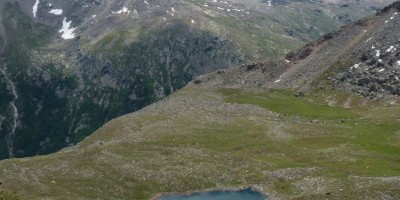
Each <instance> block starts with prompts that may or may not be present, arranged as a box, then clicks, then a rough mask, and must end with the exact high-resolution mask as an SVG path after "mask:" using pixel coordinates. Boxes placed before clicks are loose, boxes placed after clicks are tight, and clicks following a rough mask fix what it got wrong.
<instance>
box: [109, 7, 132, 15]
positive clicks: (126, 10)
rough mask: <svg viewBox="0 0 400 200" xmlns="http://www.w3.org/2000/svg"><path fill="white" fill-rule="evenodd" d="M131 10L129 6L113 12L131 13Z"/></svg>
mask: <svg viewBox="0 0 400 200" xmlns="http://www.w3.org/2000/svg"><path fill="white" fill-rule="evenodd" d="M130 12H131V11H130V10H128V8H127V7H123V8H122V9H121V10H118V11H114V12H112V13H113V14H122V13H128V14H129V13H130Z"/></svg>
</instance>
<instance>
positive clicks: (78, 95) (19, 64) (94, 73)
mask: <svg viewBox="0 0 400 200" xmlns="http://www.w3.org/2000/svg"><path fill="white" fill-rule="evenodd" d="M368 2H370V3H368ZM379 2H380V3H379ZM383 4H384V3H383V2H381V1H366V2H364V1H362V2H361V3H349V4H348V5H347V6H345V7H344V6H343V5H344V4H339V3H338V4H327V3H319V2H312V1H311V2H297V1H285V2H276V3H274V4H273V5H271V6H270V5H269V4H268V2H264V3H262V2H261V3H260V2H258V1H257V2H255V1H254V2H253V1H248V2H244V1H243V2H236V1H227V2H219V1H217V2H214V1H161V0H160V1H158V0H157V1H156V0H153V1H118V2H116V1H105V0H103V1H100V0H96V1H93V0H85V1H62V0H52V1H51V0H37V1H36V0H29V1H2V2H1V3H0V9H1V16H0V19H1V25H0V55H1V58H0V68H1V71H0V72H1V73H0V77H1V79H0V101H1V105H0V107H1V109H0V138H1V140H0V158H7V157H10V156H15V157H24V156H32V155H36V154H46V153H50V152H54V151H57V150H59V149H61V148H63V147H65V146H69V145H73V144H76V143H77V142H79V141H81V140H82V139H83V138H85V137H86V136H87V135H89V134H90V133H91V132H93V131H94V130H96V129H97V128H98V127H100V126H101V125H102V124H104V123H105V122H107V121H108V120H110V119H112V118H114V117H117V116H120V115H123V114H126V113H129V112H132V111H135V110H138V109H140V108H142V107H144V106H146V105H149V104H151V103H153V102H155V101H158V100H160V99H162V98H164V97H165V96H167V95H169V94H171V93H172V92H173V91H175V90H177V89H179V88H181V87H183V86H184V85H185V84H186V83H188V82H189V81H190V80H192V79H193V77H196V76H198V75H201V74H204V73H208V72H211V71H214V70H217V69H224V68H228V67H231V66H235V65H240V64H242V63H244V62H245V61H247V60H253V59H261V60H262V59H266V58H273V57H277V56H279V55H283V54H284V53H286V52H289V51H290V50H292V49H294V48H295V47H298V46H300V45H302V44H303V43H304V42H305V41H309V40H310V39H313V38H315V37H318V36H319V35H320V34H323V33H326V32H327V31H330V30H332V29H333V28H334V27H337V26H339V25H341V24H343V23H345V22H348V21H352V20H354V19H357V18H359V17H361V16H364V15H366V14H368V13H372V12H374V9H375V8H374V6H379V5H383ZM296 8H302V9H296ZM357 8H361V9H358V11H357ZM350 10H356V11H353V12H351V14H349V15H344V13H348V12H349V11H350ZM327 13H328V14H327ZM300 16H302V17H300Z"/></svg>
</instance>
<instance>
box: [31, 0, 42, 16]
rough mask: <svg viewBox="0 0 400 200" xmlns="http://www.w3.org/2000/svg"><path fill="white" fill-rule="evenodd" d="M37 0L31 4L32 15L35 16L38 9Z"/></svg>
mask: <svg viewBox="0 0 400 200" xmlns="http://www.w3.org/2000/svg"><path fill="white" fill-rule="evenodd" d="M39 3H40V2H39V0H36V2H35V5H33V11H32V12H33V17H36V13H37V10H38V7H39Z"/></svg>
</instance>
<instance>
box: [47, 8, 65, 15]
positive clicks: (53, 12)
mask: <svg viewBox="0 0 400 200" xmlns="http://www.w3.org/2000/svg"><path fill="white" fill-rule="evenodd" d="M49 13H51V14H55V15H61V14H62V13H63V10H62V9H52V10H50V12H49Z"/></svg>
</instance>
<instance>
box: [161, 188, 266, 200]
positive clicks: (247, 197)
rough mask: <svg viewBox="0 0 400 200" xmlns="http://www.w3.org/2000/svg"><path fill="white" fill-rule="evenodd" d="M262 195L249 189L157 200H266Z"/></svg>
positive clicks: (165, 197) (166, 197)
mask: <svg viewBox="0 0 400 200" xmlns="http://www.w3.org/2000/svg"><path fill="white" fill-rule="evenodd" d="M266 199H267V197H266V196H265V195H264V194H261V193H259V192H256V191H254V190H251V189H245V190H240V191H211V192H198V193H193V194H190V195H166V196H163V197H161V198H159V200H266Z"/></svg>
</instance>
